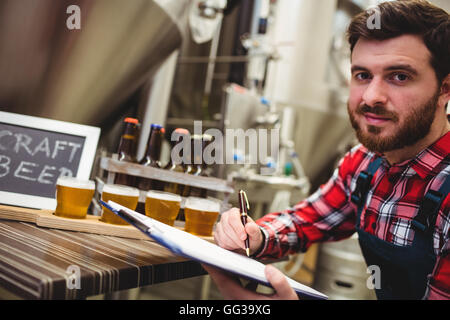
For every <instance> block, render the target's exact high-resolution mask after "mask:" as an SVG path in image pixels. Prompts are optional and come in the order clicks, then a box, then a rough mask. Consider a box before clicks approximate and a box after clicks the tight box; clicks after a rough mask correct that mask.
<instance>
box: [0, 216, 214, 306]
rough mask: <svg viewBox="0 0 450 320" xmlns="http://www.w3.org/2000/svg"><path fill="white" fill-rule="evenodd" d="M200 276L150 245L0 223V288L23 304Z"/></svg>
mask: <svg viewBox="0 0 450 320" xmlns="http://www.w3.org/2000/svg"><path fill="white" fill-rule="evenodd" d="M72 270H79V274H80V277H79V278H77V279H78V282H76V281H74V277H76V275H75V274H73V273H72V272H71V271H72ZM204 274H206V272H205V271H204V270H203V268H202V267H201V266H200V264H199V263H198V262H195V261H192V260H187V259H185V258H181V257H178V256H176V255H174V254H172V253H171V252H170V251H169V250H167V249H166V248H164V247H162V246H160V245H159V244H156V243H155V242H152V241H146V240H134V239H125V238H118V237H112V236H103V235H96V234H90V233H81V232H72V231H62V230H56V229H48V228H42V227H37V226H36V225H34V224H30V223H25V222H16V221H7V220H0V286H1V287H4V288H5V289H6V290H8V291H10V292H12V293H14V294H16V295H18V296H20V297H23V298H25V299H80V298H86V297H87V296H91V295H98V294H103V293H108V292H113V291H116V290H125V289H131V288H136V287H141V286H146V285H150V284H155V283H160V282H165V281H171V280H178V279H183V278H189V277H193V276H199V275H204ZM71 281H72V282H71ZM74 287H79V289H76V288H74Z"/></svg>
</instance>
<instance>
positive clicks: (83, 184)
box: [56, 176, 95, 190]
mask: <svg viewBox="0 0 450 320" xmlns="http://www.w3.org/2000/svg"><path fill="white" fill-rule="evenodd" d="M56 184H57V185H60V186H63V187H69V188H77V189H89V190H95V182H94V181H92V180H83V179H78V178H75V177H65V176H64V177H59V178H58V180H57V181H56Z"/></svg>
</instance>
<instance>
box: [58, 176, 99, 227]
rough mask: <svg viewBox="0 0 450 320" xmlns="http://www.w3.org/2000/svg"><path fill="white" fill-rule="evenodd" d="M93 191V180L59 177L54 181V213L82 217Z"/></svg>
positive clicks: (84, 214) (68, 216) (62, 215)
mask: <svg viewBox="0 0 450 320" xmlns="http://www.w3.org/2000/svg"><path fill="white" fill-rule="evenodd" d="M94 192H95V182H94V181H92V180H81V179H77V178H73V177H59V178H58V180H57V181H56V209H55V215H56V216H59V217H64V218H74V219H84V218H86V214H87V209H88V208H89V204H90V203H91V201H92V197H93V196H94Z"/></svg>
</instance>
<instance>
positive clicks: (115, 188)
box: [102, 184, 139, 197]
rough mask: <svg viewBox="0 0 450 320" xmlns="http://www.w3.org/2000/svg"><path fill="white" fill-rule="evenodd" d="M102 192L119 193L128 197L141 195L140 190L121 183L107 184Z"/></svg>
mask: <svg viewBox="0 0 450 320" xmlns="http://www.w3.org/2000/svg"><path fill="white" fill-rule="evenodd" d="M102 192H106V193H111V194H117V195H121V196H126V197H139V190H138V189H136V188H133V187H128V186H124V185H121V184H105V185H104V186H103V190H102Z"/></svg>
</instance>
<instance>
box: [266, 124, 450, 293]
mask: <svg viewBox="0 0 450 320" xmlns="http://www.w3.org/2000/svg"><path fill="white" fill-rule="evenodd" d="M449 151H450V132H448V133H447V134H446V135H444V136H443V137H441V138H440V139H439V140H438V141H436V142H435V143H434V144H433V145H431V146H430V147H428V148H427V149H425V150H423V151H422V152H421V153H419V154H418V155H417V156H416V157H415V158H414V159H412V160H408V161H405V162H402V163H399V164H396V165H392V166H391V165H389V163H388V162H387V161H386V160H385V159H383V161H382V165H381V166H380V168H379V169H378V171H377V172H376V174H375V176H374V180H372V185H371V190H370V191H369V194H368V197H367V201H366V205H367V206H366V208H365V210H363V212H362V214H361V229H363V230H364V231H366V232H368V233H370V234H373V235H375V236H377V237H378V238H380V239H382V240H384V241H387V242H390V243H393V244H396V245H399V246H406V245H411V243H412V240H413V237H414V230H413V229H412V228H411V221H412V219H413V218H414V217H415V216H416V215H417V213H418V209H419V207H420V203H421V200H422V198H423V196H424V195H425V193H426V192H427V191H428V190H429V189H430V188H432V189H433V190H438V189H439V187H440V186H441V184H442V183H443V182H444V179H445V178H446V177H447V176H448V175H449V174H450V157H449ZM374 156H376V155H375V154H374V153H372V152H369V151H368V150H367V149H366V148H365V147H363V146H361V145H359V146H356V147H354V148H353V149H352V150H351V151H349V152H348V153H347V154H346V155H345V157H344V158H343V159H342V160H341V161H340V163H339V166H338V168H337V169H336V170H335V172H334V174H333V176H332V177H331V179H330V180H329V181H328V182H327V183H326V184H324V185H322V186H321V187H320V188H319V190H317V191H316V192H315V193H314V194H312V195H311V196H310V197H308V198H307V199H306V200H304V201H302V202H300V203H298V204H297V205H295V206H294V207H293V208H290V209H287V210H285V211H282V212H277V213H270V214H268V215H266V216H264V217H262V218H261V219H259V220H258V221H257V223H258V224H259V226H260V227H261V230H262V231H263V234H264V236H265V242H264V246H263V248H262V250H261V252H260V253H259V254H258V255H257V257H258V258H265V257H267V258H269V257H270V258H280V257H282V256H284V255H287V254H292V253H296V252H304V251H306V249H307V248H308V247H309V246H310V245H311V244H312V243H315V242H323V241H336V240H340V239H344V238H348V237H350V236H351V235H352V234H353V233H354V232H355V231H356V230H355V223H356V211H357V207H356V205H355V204H354V203H353V202H351V201H350V196H351V194H352V192H353V191H354V190H355V187H356V180H357V178H358V176H359V173H360V172H361V171H363V170H366V169H367V167H368V165H369V162H370V161H371V160H372V158H373V157H374ZM449 208H450V197H449V196H448V195H447V197H446V198H445V200H444V202H443V205H442V206H441V208H440V210H439V214H438V216H437V218H436V226H435V229H434V233H433V237H434V252H435V254H436V257H437V261H436V265H435V267H434V270H433V272H432V276H431V277H429V280H428V285H427V291H426V294H425V298H428V299H450V255H449V252H450V241H449V238H450V235H449V227H450V216H449Z"/></svg>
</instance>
